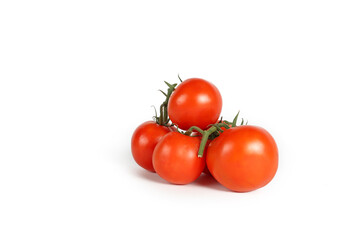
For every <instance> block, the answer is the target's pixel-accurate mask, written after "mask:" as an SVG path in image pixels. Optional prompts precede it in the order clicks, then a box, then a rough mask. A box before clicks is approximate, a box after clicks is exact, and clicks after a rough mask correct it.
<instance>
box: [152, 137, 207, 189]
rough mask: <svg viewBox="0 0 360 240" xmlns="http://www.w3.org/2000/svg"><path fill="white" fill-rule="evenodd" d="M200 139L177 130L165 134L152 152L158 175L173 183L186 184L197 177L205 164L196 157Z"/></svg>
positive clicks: (202, 159) (201, 159)
mask: <svg viewBox="0 0 360 240" xmlns="http://www.w3.org/2000/svg"><path fill="white" fill-rule="evenodd" d="M200 141H201V139H200V138H199V137H189V136H185V135H182V134H181V133H178V132H171V133H168V134H166V135H165V136H164V137H163V138H162V139H161V140H160V142H159V143H158V144H157V145H156V147H155V150H154V153H153V165H154V169H155V171H156V173H157V174H159V176H160V177H162V178H163V179H165V180H166V181H168V182H170V183H174V184H188V183H191V182H192V181H194V180H195V179H197V178H198V177H199V176H200V174H201V172H202V170H203V169H204V166H205V159H204V158H199V157H198V150H199V146H200Z"/></svg>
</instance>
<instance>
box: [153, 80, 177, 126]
mask: <svg viewBox="0 0 360 240" xmlns="http://www.w3.org/2000/svg"><path fill="white" fill-rule="evenodd" d="M164 82H165V84H166V85H167V86H168V89H167V93H165V92H164V91H162V90H159V91H160V92H161V93H162V94H164V96H165V101H164V102H163V103H162V104H161V105H160V115H159V116H157V112H156V109H155V116H154V119H155V122H156V123H157V124H159V125H162V126H169V121H170V119H169V115H168V110H167V107H168V103H169V98H170V96H171V94H172V93H173V91H174V90H175V87H176V86H177V83H174V84H170V83H168V82H166V81H164Z"/></svg>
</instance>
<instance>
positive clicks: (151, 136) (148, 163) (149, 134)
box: [131, 121, 172, 172]
mask: <svg viewBox="0 0 360 240" xmlns="http://www.w3.org/2000/svg"><path fill="white" fill-rule="evenodd" d="M170 131H172V129H171V128H169V127H166V126H162V125H159V124H157V123H156V122H153V121H147V122H144V123H143V124H141V125H140V126H139V127H138V128H137V129H136V130H135V132H134V133H133V135H132V138H131V153H132V155H133V157H134V159H135V161H136V163H137V164H139V165H140V166H141V167H143V168H145V169H146V170H149V171H151V172H155V170H154V167H153V164H152V155H153V151H154V148H155V146H156V145H157V143H158V142H159V141H160V139H161V138H162V137H163V136H165V135H166V134H167V133H169V132H170Z"/></svg>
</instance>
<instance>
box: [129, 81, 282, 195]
mask: <svg viewBox="0 0 360 240" xmlns="http://www.w3.org/2000/svg"><path fill="white" fill-rule="evenodd" d="M179 79H180V78H179ZM180 81H181V79H180ZM165 83H166V84H167V85H168V87H169V88H168V91H167V93H165V92H163V91H161V92H162V93H163V94H164V95H165V96H166V100H165V101H164V102H163V104H162V105H161V107H160V116H157V115H156V116H155V117H154V121H148V122H145V123H143V124H141V125H140V126H139V127H138V128H137V129H136V130H135V132H134V134H133V136H132V139H131V151H132V154H133V157H134V159H135V161H136V162H137V163H138V164H139V165H140V166H141V167H143V168H145V169H146V170H149V171H152V172H156V173H157V174H158V175H159V176H160V177H161V178H163V179H165V180H166V181H168V182H170V183H173V184H188V183H191V182H193V181H194V180H196V179H197V178H198V177H199V176H200V175H201V174H202V172H204V173H206V174H210V175H211V176H213V177H214V178H215V179H216V180H217V181H218V182H219V183H220V184H222V185H223V186H225V187H226V188H228V189H230V190H232V191H236V192H248V191H252V190H255V189H258V188H260V187H263V186H265V185H266V184H268V183H269V182H270V181H271V180H272V178H273V177H274V176H275V173H276V171H277V167H278V149H277V146H276V143H275V140H274V139H273V137H272V136H271V135H270V134H269V133H268V132H267V131H266V130H265V129H263V128H261V127H257V126H251V125H247V124H245V125H244V120H242V122H241V124H240V126H237V118H238V115H236V117H235V118H234V120H233V121H232V122H229V121H226V120H222V119H219V116H220V113H221V109H222V98H221V95H220V92H219V90H218V89H217V88H216V87H215V86H214V85H213V84H212V83H210V82H208V81H206V80H204V79H200V78H190V79H187V80H185V81H181V83H180V84H179V86H177V84H169V83H167V82H165ZM181 129H182V130H184V131H182V130H181Z"/></svg>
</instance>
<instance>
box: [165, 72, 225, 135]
mask: <svg viewBox="0 0 360 240" xmlns="http://www.w3.org/2000/svg"><path fill="white" fill-rule="evenodd" d="M221 108H222V98H221V95H220V92H219V90H218V89H217V88H216V87H215V85H213V84H212V83H210V82H208V81H206V80H204V79H201V78H190V79H187V80H185V81H183V82H182V83H181V84H180V85H179V86H178V87H177V88H176V89H175V91H174V92H173V93H172V94H171V96H170V99H169V104H168V113H169V118H170V119H171V121H172V122H173V123H175V124H177V125H178V126H179V128H181V129H184V130H187V129H189V128H190V127H192V126H198V127H199V128H201V129H206V128H207V126H208V125H209V124H213V123H216V121H217V120H218V118H219V116H220V113H221Z"/></svg>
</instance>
